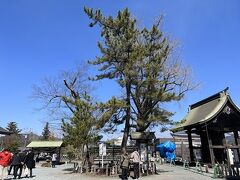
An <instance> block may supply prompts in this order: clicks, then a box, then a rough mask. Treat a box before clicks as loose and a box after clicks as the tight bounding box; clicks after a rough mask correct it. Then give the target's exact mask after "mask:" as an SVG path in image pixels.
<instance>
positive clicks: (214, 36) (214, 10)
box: [0, 0, 240, 134]
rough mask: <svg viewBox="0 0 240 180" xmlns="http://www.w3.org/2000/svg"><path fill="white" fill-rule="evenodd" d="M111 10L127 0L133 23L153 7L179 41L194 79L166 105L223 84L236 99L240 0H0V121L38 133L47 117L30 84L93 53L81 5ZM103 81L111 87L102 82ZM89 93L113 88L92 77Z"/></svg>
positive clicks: (92, 35)
mask: <svg viewBox="0 0 240 180" xmlns="http://www.w3.org/2000/svg"><path fill="white" fill-rule="evenodd" d="M84 6H88V7H93V8H100V9H102V11H103V12H104V14H105V15H115V14H116V13H117V11H118V10H121V9H123V8H125V7H128V8H129V9H130V11H131V12H132V14H133V15H134V16H135V17H136V18H137V19H138V20H139V25H141V26H148V27H149V26H150V25H151V24H152V23H153V22H154V20H155V19H156V18H157V17H159V16H160V15H161V14H163V15H164V25H163V29H164V32H165V34H166V35H168V36H169V37H170V38H172V39H174V40H176V41H177V42H179V47H180V48H179V54H180V57H181V59H182V60H183V62H184V63H185V64H187V65H189V66H190V67H191V68H192V71H193V77H194V80H195V81H197V82H199V83H200V87H199V88H198V89H196V90H194V91H192V92H189V93H187V94H186V97H185V99H183V100H182V101H181V102H179V103H174V104H172V105H170V106H169V107H168V108H169V110H171V111H174V112H176V115H175V116H174V119H175V120H179V119H181V118H182V117H183V116H185V114H186V112H187V108H188V105H190V104H192V103H195V102H196V101H199V100H201V99H203V98H206V97H208V96H210V95H212V94H214V93H216V92H218V91H220V90H223V89H224V88H225V87H227V86H229V88H230V89H229V92H230V94H231V96H232V99H233V100H234V102H235V103H236V104H237V105H238V106H240V96H239V95H240V83H239V80H238V79H239V78H238V77H240V70H239V69H240V68H239V67H240V61H239V57H240V55H239V52H240V45H239V42H240V34H239V32H240V10H239V9H240V1H238V0H231V1H224V0H212V1H207V0H198V1H197V0H194V1H193V0H171V1H169V0H152V1H151V0H142V1H137V0H132V1H130V0H128V1H117V0H115V1H110V0H105V1H103V0H102V1H100V0H95V1H90V0H88V1H83V0H81V1H80V0H71V1H69V0H34V1H32V0H19V1H14V0H1V1H0V83H1V88H0V125H1V126H2V127H6V125H7V123H8V122H9V121H15V122H17V123H18V126H19V128H21V129H23V131H29V130H31V131H33V132H35V133H38V134H41V132H42V129H43V126H44V124H43V123H42V121H46V120H50V119H51V117H48V116H47V114H46V113H45V112H39V111H36V108H37V107H39V104H38V103H37V102H35V101H33V100H31V99H30V98H29V97H30V96H31V95H32V86H33V84H40V83H41V80H42V79H43V78H45V77H48V76H56V75H57V74H58V73H59V71H61V70H68V69H72V68H74V67H75V66H76V65H77V64H78V63H79V62H81V61H84V60H90V59H94V57H95V56H96V55H98V54H99V51H98V48H97V46H96V43H97V41H98V40H100V34H99V29H97V28H89V27H88V24H89V22H90V21H89V19H88V18H87V16H86V15H85V14H84V12H83V7H84ZM110 88H111V90H109V89H110ZM95 94H97V95H98V99H99V100H103V101H104V100H107V99H108V98H110V96H111V95H118V94H120V92H119V91H118V90H117V88H116V87H115V86H114V85H113V84H112V83H111V82H107V81H104V82H102V83H99V84H98V89H97V90H96V92H95Z"/></svg>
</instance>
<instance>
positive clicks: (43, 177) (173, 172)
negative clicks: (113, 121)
mask: <svg viewBox="0 0 240 180" xmlns="http://www.w3.org/2000/svg"><path fill="white" fill-rule="evenodd" d="M72 167H73V165H71V164H68V165H61V166H56V168H49V167H38V166H37V168H35V169H33V175H34V177H33V178H31V179H32V180H85V179H86V180H88V179H89V180H94V179H96V180H101V179H103V180H104V179H105V180H108V179H120V178H119V177H110V176H108V177H107V176H99V175H85V174H80V173H72V172H71V171H70V169H71V168H72ZM157 169H158V175H150V176H144V177H141V178H140V179H146V180H150V179H151V180H158V179H160V180H171V179H172V180H176V179H177V180H207V179H212V178H211V177H212V176H213V174H211V173H208V174H206V173H204V174H200V173H198V172H197V171H196V170H195V168H192V169H188V170H185V169H184V168H183V167H180V166H170V165H168V164H164V165H158V166H157ZM9 177H10V179H11V176H9ZM22 179H27V178H22ZM129 179H130V180H131V179H132V178H129ZM29 180H30V178H29Z"/></svg>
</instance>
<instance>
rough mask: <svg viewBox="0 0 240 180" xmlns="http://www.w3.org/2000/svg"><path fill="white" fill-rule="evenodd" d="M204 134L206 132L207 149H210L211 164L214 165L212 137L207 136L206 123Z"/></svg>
mask: <svg viewBox="0 0 240 180" xmlns="http://www.w3.org/2000/svg"><path fill="white" fill-rule="evenodd" d="M206 134H207V141H208V147H209V151H210V158H211V164H212V165H214V164H215V157H214V152H213V148H212V139H211V137H210V136H209V132H208V128H207V125H206Z"/></svg>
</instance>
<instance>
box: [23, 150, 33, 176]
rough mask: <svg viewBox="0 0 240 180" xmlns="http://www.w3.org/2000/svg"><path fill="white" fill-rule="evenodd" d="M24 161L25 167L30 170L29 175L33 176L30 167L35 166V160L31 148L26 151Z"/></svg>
mask: <svg viewBox="0 0 240 180" xmlns="http://www.w3.org/2000/svg"><path fill="white" fill-rule="evenodd" d="M24 163H25V164H26V166H27V168H28V169H29V171H30V177H33V176H32V169H33V168H35V161H34V153H33V152H32V151H31V150H29V151H28V153H27V155H26V158H25V162H24Z"/></svg>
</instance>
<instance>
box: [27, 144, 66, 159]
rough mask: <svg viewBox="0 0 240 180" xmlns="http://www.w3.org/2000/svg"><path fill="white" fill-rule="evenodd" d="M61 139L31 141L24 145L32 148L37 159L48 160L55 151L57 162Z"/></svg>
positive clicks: (59, 154)
mask: <svg viewBox="0 0 240 180" xmlns="http://www.w3.org/2000/svg"><path fill="white" fill-rule="evenodd" d="M62 144H63V141H32V142H31V143H30V144H28V145H27V146H26V147H27V148H29V149H32V151H33V152H34V154H35V155H37V158H38V160H40V161H41V160H44V161H45V160H49V159H51V155H52V154H53V153H56V154H57V155H58V162H60V157H61V147H62Z"/></svg>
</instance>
